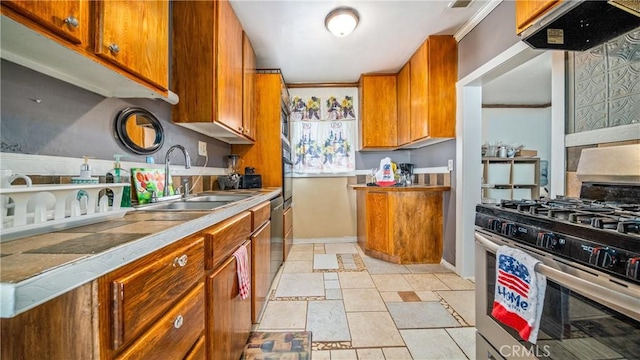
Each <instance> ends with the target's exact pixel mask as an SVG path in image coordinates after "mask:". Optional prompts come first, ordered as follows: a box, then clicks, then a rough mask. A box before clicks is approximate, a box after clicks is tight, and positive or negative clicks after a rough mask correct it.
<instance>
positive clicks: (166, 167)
mask: <svg viewBox="0 0 640 360" xmlns="http://www.w3.org/2000/svg"><path fill="white" fill-rule="evenodd" d="M174 149H180V150H182V153H183V154H184V168H185V169H189V168H190V167H191V158H190V157H189V153H188V152H187V149H185V148H184V146H182V145H173V146H172V147H170V148H169V150H167V155H165V156H164V190H163V195H164V196H169V182H170V181H171V174H170V173H169V171H170V170H169V156H170V155H171V152H173V150H174ZM185 186H187V185H185ZM184 193H185V194H188V191H185V192H184Z"/></svg>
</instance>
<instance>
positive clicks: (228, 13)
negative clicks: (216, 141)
mask: <svg viewBox="0 0 640 360" xmlns="http://www.w3.org/2000/svg"><path fill="white" fill-rule="evenodd" d="M217 3H218V19H217V20H218V22H219V27H218V43H217V46H218V86H219V87H218V106H219V110H218V121H220V122H221V123H223V124H225V125H227V126H228V127H229V128H230V129H232V130H234V131H238V132H239V133H242V129H243V127H242V108H243V107H242V74H243V69H242V25H241V24H240V20H238V17H237V16H236V13H235V12H234V11H233V8H232V7H231V4H230V3H229V2H228V1H218V2H217Z"/></svg>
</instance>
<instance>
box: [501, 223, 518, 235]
mask: <svg viewBox="0 0 640 360" xmlns="http://www.w3.org/2000/svg"><path fill="white" fill-rule="evenodd" d="M501 233H502V235H506V236H516V235H518V226H517V225H516V224H514V223H508V222H505V223H502V230H501Z"/></svg>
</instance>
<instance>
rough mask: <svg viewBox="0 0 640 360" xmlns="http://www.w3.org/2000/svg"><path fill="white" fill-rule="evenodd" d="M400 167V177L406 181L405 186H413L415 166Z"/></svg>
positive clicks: (401, 165) (408, 164)
mask: <svg viewBox="0 0 640 360" xmlns="http://www.w3.org/2000/svg"><path fill="white" fill-rule="evenodd" d="M398 166H399V167H400V176H401V178H402V179H404V183H405V185H411V184H413V168H414V164H410V163H403V164H400V165H398Z"/></svg>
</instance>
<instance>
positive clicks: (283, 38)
mask: <svg viewBox="0 0 640 360" xmlns="http://www.w3.org/2000/svg"><path fill="white" fill-rule="evenodd" d="M488 2H489V0H474V1H473V2H472V3H471V4H470V5H469V6H468V7H467V8H456V9H452V8H448V7H447V5H448V4H449V3H450V1H449V0H446V1H443V0H422V1H417V0H414V1H392V0H386V1H385V0H378V1H368V0H367V1H365V0H359V1H353V0H347V1H330V0H326V1H318V0H297V1H293V0H291V1H273V0H263V1H255V0H231V5H232V7H233V9H234V10H235V12H236V14H237V15H238V18H239V19H240V22H241V23H242V26H243V28H244V29H245V32H246V33H247V36H248V37H249V39H250V40H251V43H252V45H253V47H254V50H255V52H256V56H257V65H258V67H259V68H279V69H281V70H282V73H283V75H284V79H285V81H286V82H287V83H318V82H324V83H329V82H355V81H358V78H359V77H360V74H362V73H372V72H397V71H398V70H400V68H401V67H402V66H403V65H404V64H405V63H406V62H407V60H408V59H409V58H410V57H411V55H412V54H413V53H414V52H415V50H416V49H417V48H418V46H420V44H421V43H422V42H423V41H424V39H426V37H427V36H428V35H431V34H436V35H453V34H455V33H456V31H458V30H459V29H460V28H461V27H462V26H463V25H464V24H465V23H466V22H467V21H468V20H469V19H470V18H471V17H472V16H473V15H474V14H475V13H476V12H478V11H479V10H480V9H481V8H482V7H483V6H485V5H486V4H487V3H488ZM339 6H350V7H353V8H354V9H356V10H357V11H358V13H359V14H360V23H359V24H358V27H357V28H356V29H355V31H354V32H353V33H352V34H350V35H349V36H346V37H343V38H338V37H335V36H334V35H332V34H331V33H330V32H329V31H328V30H327V29H326V28H325V26H324V19H325V17H326V15H327V14H328V13H329V12H330V11H331V10H333V9H334V8H336V7H339Z"/></svg>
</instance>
